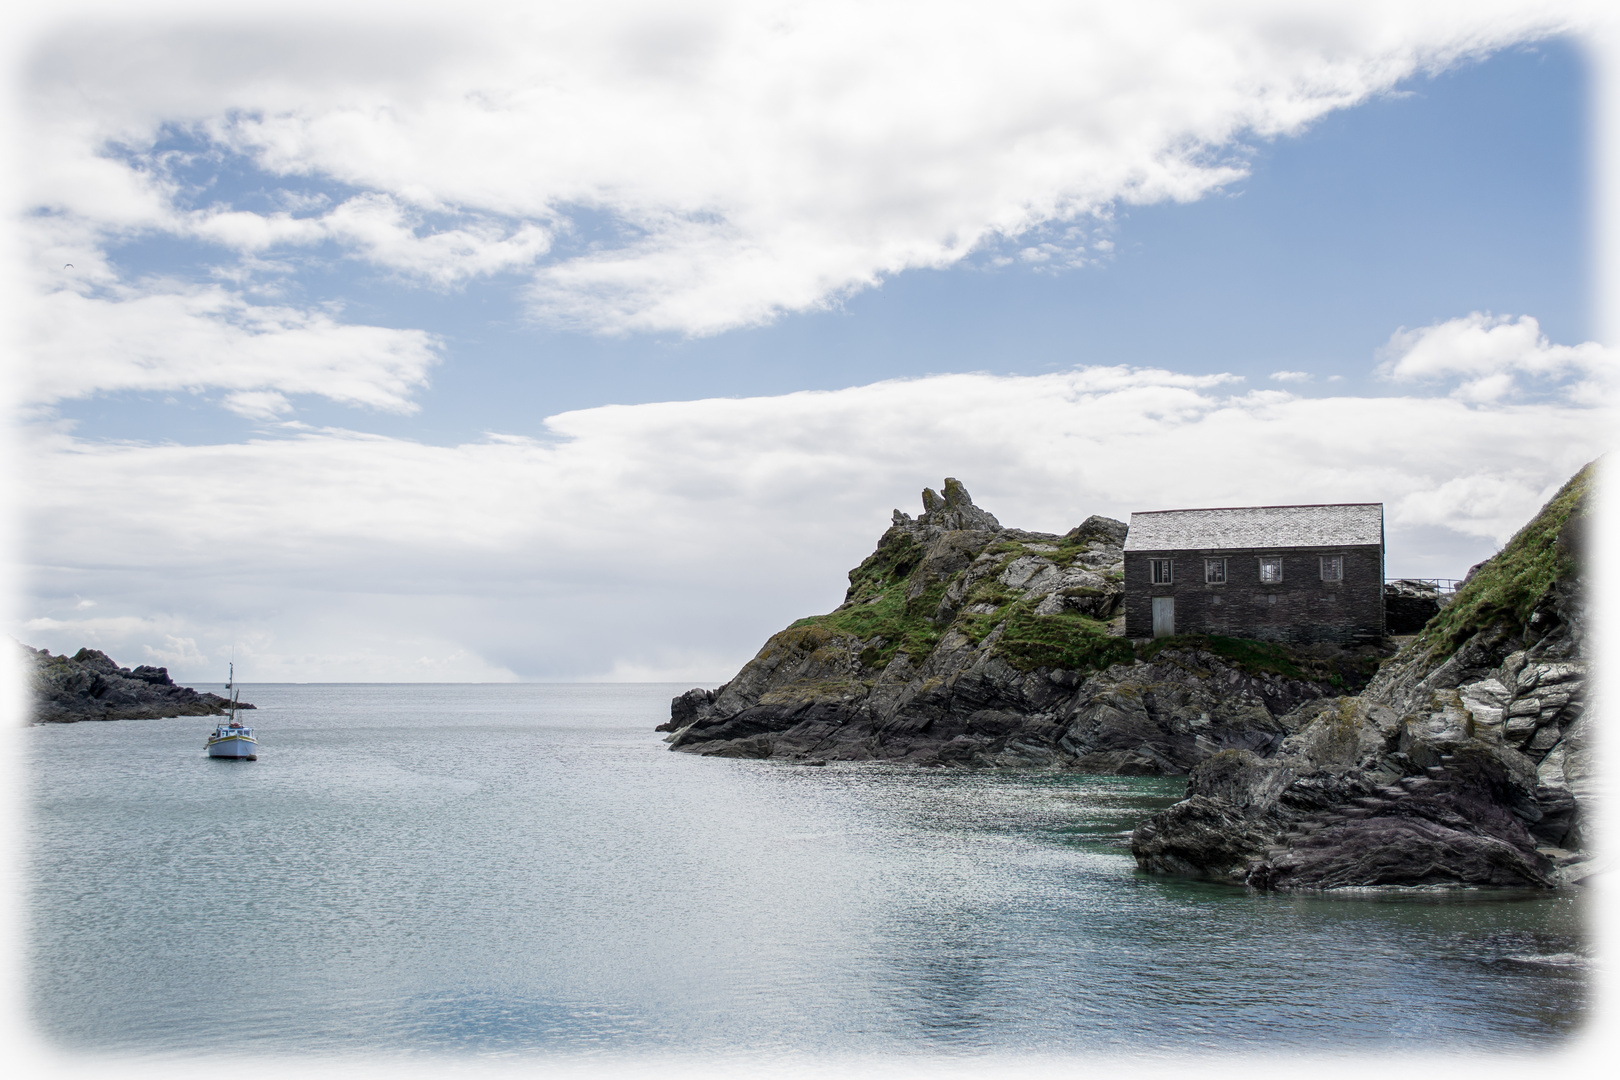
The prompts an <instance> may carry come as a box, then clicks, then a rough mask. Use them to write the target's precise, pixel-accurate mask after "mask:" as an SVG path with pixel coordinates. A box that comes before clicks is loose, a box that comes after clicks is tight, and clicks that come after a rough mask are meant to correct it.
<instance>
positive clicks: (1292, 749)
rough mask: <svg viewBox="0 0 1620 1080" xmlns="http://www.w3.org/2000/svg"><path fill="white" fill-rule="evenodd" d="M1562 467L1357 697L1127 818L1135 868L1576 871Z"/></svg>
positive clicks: (1335, 885) (1319, 873)
mask: <svg viewBox="0 0 1620 1080" xmlns="http://www.w3.org/2000/svg"><path fill="white" fill-rule="evenodd" d="M1593 471H1594V467H1593V466H1591V465H1589V466H1587V467H1586V468H1585V469H1583V470H1582V471H1581V472H1580V473H1578V474H1576V476H1575V477H1573V478H1572V479H1571V480H1570V481H1569V483H1568V484H1566V485H1565V486H1564V488H1563V489H1562V490H1561V491H1560V492H1559V493H1558V495H1556V496H1555V497H1554V498H1553V499H1552V500H1551V501H1550V502H1549V503H1548V504H1547V506H1546V507H1544V508H1543V509H1542V511H1541V512H1540V513H1539V514H1538V515H1537V516H1536V518H1535V519H1533V520H1532V521H1531V522H1530V523H1529V524H1528V525H1526V526H1525V527H1524V529H1522V530H1521V531H1520V532H1519V534H1518V535H1516V536H1515V537H1514V538H1513V540H1511V541H1509V543H1508V544H1507V545H1505V546H1504V548H1503V550H1502V551H1501V552H1500V553H1498V554H1497V555H1496V556H1495V557H1493V558H1492V559H1489V560H1487V561H1486V562H1484V563H1482V564H1480V565H1479V566H1477V567H1475V568H1474V569H1473V570H1472V571H1470V574H1469V579H1468V580H1467V582H1466V583H1465V584H1464V585H1463V587H1462V588H1461V589H1459V590H1458V592H1457V594H1456V596H1455V598H1454V599H1453V600H1452V601H1451V603H1449V604H1448V605H1446V607H1445V608H1444V609H1442V610H1441V611H1440V612H1439V613H1438V614H1436V615H1435V616H1434V617H1433V618H1432V619H1431V620H1430V621H1429V622H1428V624H1427V625H1426V626H1425V627H1424V628H1423V632H1422V633H1421V634H1420V635H1419V636H1418V637H1416V638H1415V639H1414V640H1412V641H1411V642H1409V643H1408V644H1407V645H1406V646H1405V647H1404V648H1403V649H1402V651H1401V652H1400V653H1399V655H1397V656H1396V657H1394V658H1393V659H1392V660H1390V661H1389V662H1387V663H1386V664H1385V665H1384V666H1383V667H1382V668H1381V669H1380V671H1379V672H1378V675H1377V677H1376V678H1375V679H1374V680H1373V682H1372V684H1371V685H1369V686H1368V687H1367V689H1366V690H1365V691H1364V692H1363V693H1361V694H1360V695H1358V696H1355V697H1341V698H1339V699H1338V700H1337V701H1336V702H1334V703H1332V704H1331V706H1329V707H1327V708H1324V709H1323V710H1321V712H1320V713H1319V715H1318V716H1317V717H1316V718H1315V719H1313V720H1312V721H1311V722H1310V723H1309V724H1307V725H1304V726H1303V727H1301V728H1300V729H1299V730H1298V731H1297V732H1295V733H1293V734H1291V735H1289V736H1288V738H1286V739H1284V740H1283V741H1282V742H1281V743H1280V745H1278V747H1277V748H1276V749H1275V751H1273V752H1270V753H1266V752H1264V751H1261V752H1254V751H1250V750H1245V749H1233V750H1230V751H1226V752H1223V753H1221V754H1216V755H1212V756H1211V757H1210V758H1209V759H1208V760H1206V761H1204V762H1202V763H1200V764H1199V765H1198V766H1197V767H1195V768H1194V769H1193V770H1192V772H1191V774H1190V775H1189V777H1188V783H1187V792H1186V797H1185V798H1184V799H1183V800H1182V801H1181V802H1178V803H1176V804H1175V805H1173V806H1171V807H1169V808H1168V809H1166V810H1165V811H1163V812H1161V813H1159V814H1157V815H1154V816H1153V817H1152V818H1150V819H1148V820H1147V821H1145V822H1143V823H1142V824H1141V825H1140V826H1139V827H1138V828H1137V829H1136V831H1135V833H1134V834H1133V835H1132V838H1131V851H1132V853H1133V854H1134V855H1135V856H1136V860H1137V864H1138V866H1139V867H1140V868H1141V869H1142V870H1144V871H1147V872H1149V873H1157V874H1174V875H1179V876H1184V877H1196V878H1203V879H1206V880H1211V881H1223V882H1228V883H1231V884H1246V885H1248V886H1251V887H1254V888H1259V889H1270V890H1335V889H1347V888H1368V887H1380V886H1401V887H1435V886H1442V887H1463V886H1481V887H1525V888H1533V889H1548V888H1555V887H1559V886H1564V885H1570V884H1575V883H1579V882H1581V881H1582V880H1584V879H1585V878H1586V877H1587V876H1589V875H1590V874H1591V873H1592V872H1593V870H1594V865H1595V864H1592V862H1591V852H1590V847H1591V837H1590V835H1589V830H1590V826H1589V819H1590V817H1591V813H1590V807H1591V798H1592V797H1593V795H1594V794H1595V780H1596V777H1595V773H1594V763H1593V759H1592V755H1591V751H1590V746H1589V734H1588V732H1589V720H1588V717H1587V715H1586V712H1585V698H1586V680H1587V677H1588V674H1589V666H1588V660H1587V654H1586V632H1585V624H1586V609H1585V600H1584V590H1583V587H1582V573H1583V567H1582V566H1581V562H1580V558H1579V554H1580V552H1581V551H1582V550H1583V545H1582V544H1581V540H1582V535H1581V534H1582V533H1583V532H1584V529H1585V519H1586V513H1587V506H1588V502H1589V498H1588V496H1589V492H1590V487H1591V484H1592V482H1593Z"/></svg>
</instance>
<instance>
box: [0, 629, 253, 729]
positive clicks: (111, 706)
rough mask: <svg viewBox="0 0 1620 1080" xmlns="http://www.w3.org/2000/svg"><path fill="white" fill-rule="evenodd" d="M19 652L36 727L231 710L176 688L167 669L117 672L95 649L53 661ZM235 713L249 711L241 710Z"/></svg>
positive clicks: (46, 654) (44, 654)
mask: <svg viewBox="0 0 1620 1080" xmlns="http://www.w3.org/2000/svg"><path fill="white" fill-rule="evenodd" d="M21 648H22V650H23V664H24V666H25V667H26V668H27V669H28V673H29V686H30V689H31V691H32V698H33V701H32V704H33V721H34V723H37V724H71V723H74V722H76V721H79V720H155V719H158V718H159V717H164V716H220V715H223V714H224V713H225V707H226V706H227V705H228V704H230V702H228V701H227V700H226V699H225V698H222V697H220V696H219V695H218V694H207V693H198V692H197V691H195V690H193V689H191V688H190V687H185V686H176V685H175V682H174V680H173V679H171V678H169V670H168V669H167V668H160V667H149V666H146V665H142V666H140V667H137V668H133V669H131V668H121V667H119V666H118V665H117V664H116V663H114V662H113V661H112V659H111V658H109V657H108V656H107V654H106V653H103V652H101V651H100V650H98V649H80V650H79V651H78V652H76V653H74V654H73V655H72V656H68V655H66V654H63V655H61V656H52V655H51V654H50V651H49V650H48V649H31V648H29V647H28V646H27V645H23V646H21ZM237 708H240V709H251V708H253V706H252V705H248V704H239V705H238V706H237Z"/></svg>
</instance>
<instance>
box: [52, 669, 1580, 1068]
mask: <svg viewBox="0 0 1620 1080" xmlns="http://www.w3.org/2000/svg"><path fill="white" fill-rule="evenodd" d="M683 689H685V687H684V686H654V685H606V686H579V685H570V686H556V685H552V686H538V685H519V686H510V685H507V686H463V685H458V686H416V685H405V686H401V685H393V686H389V685H381V686H380V685H342V686H332V685H325V686H293V685H272V686H253V687H249V688H248V689H247V692H246V694H245V696H246V697H247V698H248V699H249V700H252V701H254V702H256V703H257V704H258V705H259V710H258V711H257V712H256V713H250V714H247V715H248V716H249V717H251V719H252V722H253V724H254V726H255V727H256V728H257V730H258V733H259V736H260V739H261V754H260V758H259V760H258V761H256V762H227V761H212V760H209V759H208V758H207V757H205V756H204V753H203V739H204V735H205V733H206V731H207V730H208V729H209V728H210V727H211V724H212V721H211V720H210V719H208V718H187V719H174V720H148V721H124V722H120V723H81V724H73V725H63V726H47V727H37V728H32V729H30V730H29V732H28V740H27V742H28V746H29V751H30V754H31V756H32V761H31V763H30V775H31V776H32V778H33V790H32V794H31V808H32V809H31V818H30V820H29V822H28V828H29V832H30V838H31V842H30V859H31V881H32V885H31V893H30V894H29V901H28V917H29V930H28V944H29V950H30V955H29V960H28V965H29V967H28V976H29V992H30V995H31V1000H30V1008H31V1013H32V1017H33V1021H34V1023H35V1024H36V1025H37V1028H38V1030H40V1031H41V1032H42V1033H43V1034H44V1035H45V1037H46V1038H47V1039H48V1040H49V1041H51V1042H52V1043H54V1044H56V1045H58V1046H60V1047H62V1048H64V1049H79V1050H91V1051H104V1052H113V1053H130V1052H155V1053H172V1052H182V1053H195V1052H202V1053H206V1052H213V1051H232V1052H241V1051H248V1052H250V1053H251V1052H264V1053H277V1054H285V1053H293V1054H299V1053H310V1054H321V1055H331V1054H340V1055H341V1054H346V1053H359V1054H379V1053H385V1054H389V1055H394V1054H398V1053H402V1052H403V1053H406V1054H419V1055H457V1054H483V1055H542V1056H543V1055H559V1056H574V1055H579V1054H619V1053H623V1054H638V1053H639V1054H645V1053H652V1054H659V1053H677V1054H685V1053H690V1054H711V1053H713V1054H720V1053H726V1054H735V1053H738V1052H742V1053H744V1054H748V1053H755V1052H757V1053H761V1054H783V1053H786V1054H792V1055H843V1054H872V1053H876V1054H887V1053H894V1052H908V1051H919V1050H920V1051H926V1052H933V1053H945V1054H951V1053H965V1054H984V1053H992V1054H1026V1053H1060V1054H1061V1053H1079V1052H1089V1051H1102V1052H1109V1053H1119V1052H1136V1051H1152V1050H1158V1051H1166V1052H1171V1053H1187V1052H1193V1051H1199V1050H1202V1049H1205V1048H1218V1049H1226V1050H1240V1051H1241V1050H1244V1049H1246V1048H1255V1049H1260V1048H1265V1049H1277V1048H1281V1049H1285V1050H1286V1049H1297V1050H1319V1049H1321V1048H1323V1047H1324V1046H1330V1047H1331V1046H1338V1047H1342V1048H1349V1049H1381V1050H1399V1049H1402V1048H1403V1047H1409V1048H1413V1049H1417V1048H1422V1049H1426V1050H1427V1049H1433V1048H1435V1044H1436V1043H1437V1042H1438V1043H1440V1044H1447V1043H1454V1044H1456V1045H1458V1046H1459V1047H1466V1048H1468V1049H1470V1050H1479V1049H1500V1050H1527V1049H1535V1048H1539V1047H1545V1046H1547V1045H1549V1044H1556V1043H1557V1042H1559V1041H1560V1040H1562V1039H1564V1038H1566V1037H1567V1036H1569V1035H1570V1034H1572V1033H1573V1032H1575V1031H1576V1030H1577V1029H1578V1028H1579V1026H1580V1024H1581V1022H1582V1017H1583V1014H1584V1012H1585V1009H1586V1007H1587V1005H1586V1002H1587V996H1588V981H1589V968H1588V965H1587V962H1586V959H1585V958H1586V955H1587V952H1588V946H1587V943H1586V940H1585V937H1584V934H1583V916H1582V911H1581V903H1580V902H1579V901H1578V900H1576V899H1572V898H1569V897H1528V896H1499V895H1479V894H1473V895H1462V894H1459V895H1431V896H1425V897H1399V898H1396V897H1390V898H1384V899H1374V900H1368V899H1360V900H1350V899H1335V900H1329V899H1319V898H1301V897H1287V896H1259V895H1250V894H1247V893H1245V892H1243V891H1242V890H1239V889H1231V888H1223V887H1217V886H1209V885H1198V884H1193V883H1187V882H1180V881H1171V880H1161V879H1154V878H1148V877H1144V876H1141V875H1139V874H1137V873H1136V871H1135V868H1134V863H1133V861H1132V859H1131V857H1130V855H1129V853H1128V852H1127V851H1126V849H1125V847H1124V836H1125V834H1127V833H1128V831H1129V830H1130V828H1131V826H1132V825H1133V824H1135V823H1136V822H1137V821H1138V820H1140V819H1141V818H1142V817H1143V816H1145V815H1146V814H1148V813H1150V812H1152V811H1153V810H1155V809H1157V808H1159V807H1162V806H1165V805H1167V804H1168V803H1170V802H1171V801H1173V800H1174V799H1175V798H1176V797H1177V795H1178V794H1179V792H1180V790H1181V787H1182V782H1181V781H1178V780H1164V779H1156V778H1110V777H1083V776H1057V775H1047V774H1039V773H1023V774H1018V773H990V772H956V771H934V770H913V769H904V768H896V767H890V766H873V765H848V766H838V765H833V766H829V767H826V768H806V767H800V766H790V765H783V764H779V763H772V762H756V761H727V760H718V759H708V758H698V757H691V756H688V755H685V754H673V753H670V752H669V751H668V750H667V749H666V748H665V746H664V744H663V742H662V741H660V740H661V736H660V735H658V734H657V733H655V732H653V731H652V727H653V725H655V724H656V723H658V722H659V721H661V720H663V719H664V718H665V717H667V715H668V706H669V699H670V697H671V696H672V695H673V694H674V693H677V692H679V691H680V690H683Z"/></svg>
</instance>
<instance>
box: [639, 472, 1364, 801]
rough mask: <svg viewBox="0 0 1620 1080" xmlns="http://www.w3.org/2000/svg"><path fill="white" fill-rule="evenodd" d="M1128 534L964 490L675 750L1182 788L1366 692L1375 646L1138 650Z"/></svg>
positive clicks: (915, 523) (701, 707) (697, 712)
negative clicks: (1217, 759)
mask: <svg viewBox="0 0 1620 1080" xmlns="http://www.w3.org/2000/svg"><path fill="white" fill-rule="evenodd" d="M1125 533H1126V526H1125V525H1124V524H1123V523H1122V522H1118V521H1114V520H1112V519H1109V518H1103V517H1096V516H1093V517H1090V518H1087V519H1086V520H1085V521H1084V522H1082V523H1081V524H1080V525H1078V526H1076V527H1075V528H1073V529H1071V530H1069V532H1067V533H1065V534H1062V535H1058V534H1053V533H1039V532H1029V531H1026V530H1022V529H1011V528H1005V527H1003V526H1002V525H1001V524H1000V522H998V521H997V520H996V518H995V517H994V516H993V515H991V514H990V513H988V512H987V511H985V510H983V509H981V508H980V507H977V506H975V505H974V504H973V500H972V498H971V497H970V496H969V495H968V492H967V489H966V488H964V487H963V486H962V484H961V483H960V482H958V481H957V480H955V479H947V480H946V481H945V486H944V492H943V494H941V493H936V492H935V491H933V490H932V489H927V490H925V491H924V492H923V513H922V514H921V515H920V516H919V517H917V518H915V519H913V518H912V517H910V516H909V515H907V514H904V513H902V512H900V511H899V510H896V511H895V512H894V523H893V525H892V526H891V527H890V528H889V529H888V531H887V532H885V533H884V534H883V537H882V539H881V540H880V541H879V542H878V546H877V550H876V551H874V552H873V553H872V555H871V556H870V557H868V558H867V559H866V560H865V561H864V562H862V563H861V565H860V566H858V567H856V568H855V569H854V570H852V571H850V574H849V581H850V584H849V590H848V592H847V593H846V594H845V598H844V602H843V603H842V604H841V605H840V606H839V607H838V608H837V609H836V610H834V611H833V612H830V613H829V614H827V615H824V616H819V617H815V618H809V619H801V620H799V621H798V622H797V623H795V624H793V626H791V627H789V628H788V629H786V630H783V631H782V632H780V633H778V634H776V635H774V636H773V637H772V638H771V639H770V640H769V641H768V642H766V644H765V647H764V648H762V649H761V650H760V652H759V654H758V655H757V656H756V657H754V659H753V660H752V661H750V662H749V663H748V664H747V665H746V666H745V667H744V668H743V669H742V671H740V672H739V673H738V674H737V676H736V677H735V678H733V679H732V680H731V681H730V682H728V683H726V684H725V685H724V686H721V687H719V688H718V689H716V690H704V689H696V690H690V691H688V692H687V693H685V694H683V695H681V696H680V697H678V698H676V699H675V701H674V703H673V705H672V708H671V715H670V720H669V722H668V723H666V724H663V725H661V726H660V728H659V730H661V731H668V732H669V733H670V734H669V736H668V740H669V742H670V744H671V746H672V748H673V749H676V750H680V751H684V752H688V753H697V754H710V755H721V756H731V757H756V758H784V759H789V760H801V761H828V760H887V761H895V762H905V763H909V764H918V765H961V766H1012V767H1024V768H1029V767H1034V768H1058V769H1072V770H1078V771H1085V772H1095V773H1112V774H1132V773H1135V774H1159V773H1168V774H1180V773H1185V772H1187V771H1188V770H1189V769H1191V768H1192V767H1193V766H1194V765H1196V764H1198V763H1199V762H1201V761H1203V760H1205V759H1207V758H1209V757H1210V756H1211V755H1213V754H1217V753H1219V752H1221V751H1224V750H1231V749H1240V750H1244V751H1248V752H1252V753H1256V754H1260V755H1263V756H1264V755H1272V754H1274V753H1275V752H1276V751H1277V750H1278V748H1279V747H1280V746H1281V745H1282V743H1283V741H1284V740H1285V739H1286V738H1287V737H1288V736H1289V734H1290V733H1291V732H1293V731H1294V730H1295V729H1296V728H1297V727H1298V725H1299V723H1300V720H1299V717H1300V716H1302V715H1303V714H1301V713H1300V712H1299V709H1300V707H1301V706H1302V705H1305V704H1308V703H1311V702H1316V701H1320V700H1322V699H1324V698H1327V697H1332V696H1336V695H1338V694H1340V693H1342V692H1344V690H1345V689H1355V688H1356V687H1357V686H1358V685H1359V684H1361V683H1364V682H1365V680H1366V677H1367V676H1368V675H1369V674H1370V673H1371V671H1372V669H1373V668H1374V667H1375V666H1376V662H1377V660H1378V659H1379V656H1378V654H1377V652H1376V650H1367V649H1363V650H1360V651H1353V652H1347V651H1345V650H1341V649H1338V648H1336V647H1324V648H1321V649H1317V650H1315V651H1314V652H1301V651H1298V650H1294V651H1290V650H1286V649H1283V648H1282V647H1279V646H1273V645H1263V644H1261V643H1258V642H1243V641H1234V640H1229V639H1220V638H1215V639H1202V638H1175V639H1165V640H1163V641H1160V642H1155V643H1153V644H1152V645H1147V646H1142V647H1133V645H1132V643H1131V642H1129V641H1127V640H1125V639H1124V638H1123V637H1122V636H1120V635H1121V634H1122V633H1123V627H1122V625H1121V624H1122V621H1123V620H1122V619H1121V618H1119V613H1120V607H1121V597H1122V594H1123V585H1122V580H1123V573H1122V570H1123V544H1124V540H1125Z"/></svg>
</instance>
